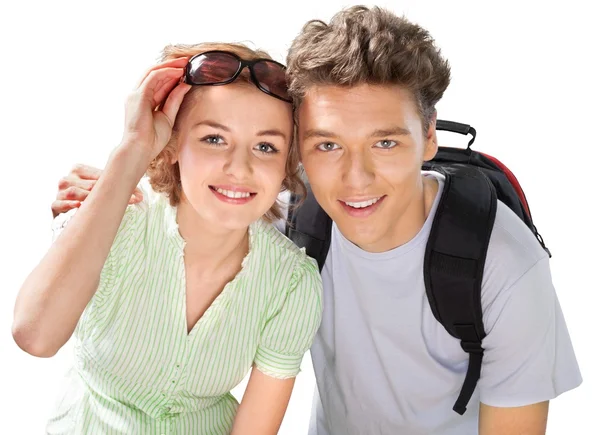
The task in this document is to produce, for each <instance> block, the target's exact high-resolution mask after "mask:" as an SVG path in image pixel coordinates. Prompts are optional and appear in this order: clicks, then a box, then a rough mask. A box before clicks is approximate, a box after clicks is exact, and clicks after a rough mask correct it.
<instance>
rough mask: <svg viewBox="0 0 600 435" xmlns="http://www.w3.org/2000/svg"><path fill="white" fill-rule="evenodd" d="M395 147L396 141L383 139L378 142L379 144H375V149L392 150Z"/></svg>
mask: <svg viewBox="0 0 600 435" xmlns="http://www.w3.org/2000/svg"><path fill="white" fill-rule="evenodd" d="M396 145H398V143H397V142H396V141H393V140H389V139H384V140H380V141H379V142H377V143H376V144H375V147H376V148H383V149H390V148H394V147H395V146H396Z"/></svg>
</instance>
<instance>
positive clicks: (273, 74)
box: [254, 61, 290, 100]
mask: <svg viewBox="0 0 600 435" xmlns="http://www.w3.org/2000/svg"><path fill="white" fill-rule="evenodd" d="M254 76H255V77H256V80H258V83H259V84H260V86H261V87H262V88H263V89H264V90H265V91H268V92H270V93H272V94H275V95H277V96H278V97H281V98H283V99H285V100H289V99H290V97H289V95H288V87H287V82H286V77H285V69H284V68H283V67H282V66H281V65H279V64H278V63H275V62H269V61H260V62H257V63H255V64H254Z"/></svg>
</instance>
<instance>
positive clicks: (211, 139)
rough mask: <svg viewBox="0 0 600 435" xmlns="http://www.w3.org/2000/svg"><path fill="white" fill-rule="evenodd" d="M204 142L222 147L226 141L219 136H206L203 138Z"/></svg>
mask: <svg viewBox="0 0 600 435" xmlns="http://www.w3.org/2000/svg"><path fill="white" fill-rule="evenodd" d="M202 141H203V142H206V143H208V144H210V145H221V144H223V143H225V140H224V139H223V138H222V137H221V136H219V135H210V136H205V137H203V138H202Z"/></svg>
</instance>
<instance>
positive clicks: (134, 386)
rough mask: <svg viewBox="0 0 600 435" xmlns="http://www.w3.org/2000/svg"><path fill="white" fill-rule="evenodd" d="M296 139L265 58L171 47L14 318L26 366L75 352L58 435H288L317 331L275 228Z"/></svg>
mask: <svg viewBox="0 0 600 435" xmlns="http://www.w3.org/2000/svg"><path fill="white" fill-rule="evenodd" d="M211 85H212V86H211ZM216 85H220V86H216ZM292 135H293V121H292V108H291V104H290V101H289V98H288V96H287V88H286V82H285V69H284V67H283V66H282V65H280V64H278V63H276V62H274V61H272V60H270V59H269V58H268V56H267V55H266V54H265V53H262V52H256V51H252V50H250V49H249V48H247V47H245V46H240V45H231V44H218V45H215V44H201V45H196V46H171V47H167V49H166V50H165V53H164V56H163V62H162V63H160V64H159V65H157V66H155V67H154V68H152V69H150V70H149V71H148V72H147V74H146V75H145V77H144V78H143V79H142V81H141V83H140V84H139V86H138V88H137V89H136V90H135V92H133V94H132V95H131V96H130V97H129V98H128V100H127V105H126V116H125V130H124V134H123V139H122V141H121V144H120V145H119V146H118V147H117V148H116V149H115V151H114V152H113V153H112V154H111V156H110V158H109V160H108V163H107V165H106V167H105V170H104V171H103V173H102V175H101V176H100V178H99V179H98V181H97V182H95V185H94V188H93V189H92V191H91V192H90V194H89V196H88V197H87V199H86V200H85V202H83V203H82V204H81V207H80V208H79V209H77V212H76V213H70V214H69V215H68V216H69V217H70V219H69V220H68V225H65V226H64V229H62V232H61V234H60V235H59V237H58V238H57V239H56V240H55V242H54V244H53V245H52V247H51V248H50V250H49V251H48V253H47V254H46V256H45V257H44V258H43V259H42V261H41V262H40V264H39V265H38V266H37V267H36V268H35V269H34V270H33V271H32V272H31V274H30V275H29V276H28V278H27V279H26V281H25V283H24V284H23V286H22V288H21V290H20V292H19V295H18V298H17V301H16V306H15V319H14V325H13V335H14V338H15V341H16V342H17V344H18V345H19V346H20V347H21V348H22V349H24V350H25V351H26V352H29V353H30V354H32V355H36V356H40V357H49V356H52V355H54V354H55V353H56V352H57V351H58V350H59V349H60V348H61V347H62V346H63V345H64V344H65V343H66V342H67V340H68V339H69V338H70V337H71V335H72V334H74V337H75V364H74V367H73V369H72V370H71V372H70V373H69V375H68V377H67V380H66V383H65V385H66V391H65V393H64V395H62V396H61V399H60V401H59V403H58V406H57V408H56V410H55V412H54V414H53V416H52V417H51V419H50V421H49V423H48V426H47V431H48V433H51V434H55V433H56V434H58V433H61V434H67V433H68V434H82V433H90V434H96V433H103V434H226V433H234V434H260V435H264V434H275V433H276V432H277V430H278V428H279V426H280V424H281V421H282V418H283V415H284V413H285V409H286V407H287V404H288V401H289V397H290V394H291V391H292V388H293V383H294V377H295V376H296V375H297V373H298V371H299V367H300V363H301V360H302V357H303V355H304V353H305V352H306V351H307V350H308V348H309V347H310V344H311V342H312V340H313V336H314V334H315V332H316V330H317V328H318V326H319V323H320V319H321V281H320V276H319V272H318V269H317V267H316V263H315V262H314V260H312V259H310V258H309V257H307V256H306V255H305V254H304V252H303V251H301V250H299V249H298V248H296V247H295V246H294V245H293V244H292V243H291V242H290V241H289V240H288V239H286V238H285V237H284V236H283V235H282V234H281V233H280V232H279V231H277V229H276V228H275V227H274V226H273V225H272V224H271V223H270V222H271V221H273V220H274V219H276V218H278V217H280V210H279V209H278V207H277V204H276V199H277V195H278V194H279V193H280V192H281V191H282V189H290V190H295V189H302V188H303V186H302V184H301V180H300V179H299V177H298V174H297V172H296V171H297V167H298V154H297V150H295V149H294V148H293V147H292ZM145 173H147V175H148V183H147V185H146V186H145V187H143V189H142V194H143V200H141V201H138V202H137V203H136V204H130V205H128V202H129V200H130V197H131V195H132V192H133V191H134V189H135V187H136V185H138V183H139V181H140V179H141V178H142V176H143V175H144V174H145ZM142 186H144V183H142ZM75 189H76V188H75ZM250 369H252V373H251V376H250V381H249V383H248V387H247V389H246V392H245V394H244V397H243V400H242V402H241V405H239V409H238V404H237V402H236V400H235V399H234V397H233V396H232V395H231V393H230V391H231V389H232V388H234V387H235V386H236V385H237V384H238V383H239V382H240V381H241V380H242V379H243V378H244V376H245V375H246V374H247V373H248V371H249V370H250Z"/></svg>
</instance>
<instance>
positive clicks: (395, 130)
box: [370, 126, 410, 137]
mask: <svg viewBox="0 0 600 435" xmlns="http://www.w3.org/2000/svg"><path fill="white" fill-rule="evenodd" d="M409 135H410V130H408V129H407V128H404V127H398V126H395V127H390V128H382V129H377V130H374V131H373V132H372V133H371V134H370V137H386V136H409Z"/></svg>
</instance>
